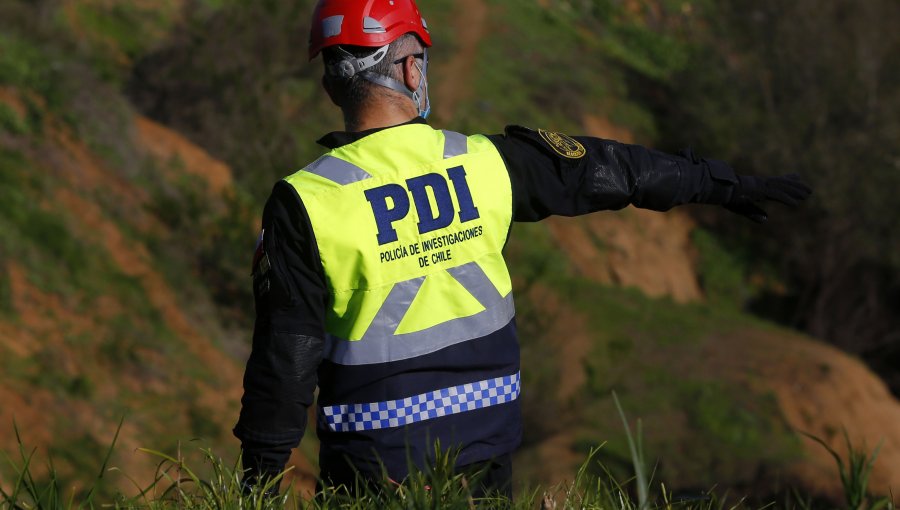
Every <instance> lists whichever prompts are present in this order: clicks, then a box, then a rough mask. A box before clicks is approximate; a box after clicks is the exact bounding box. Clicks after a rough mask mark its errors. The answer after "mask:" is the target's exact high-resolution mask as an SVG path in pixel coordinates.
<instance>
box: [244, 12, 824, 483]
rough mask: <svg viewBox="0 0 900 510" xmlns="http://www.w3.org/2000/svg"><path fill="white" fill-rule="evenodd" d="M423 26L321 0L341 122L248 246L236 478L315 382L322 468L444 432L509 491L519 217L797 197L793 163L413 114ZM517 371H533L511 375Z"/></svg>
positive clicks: (315, 22)
mask: <svg viewBox="0 0 900 510" xmlns="http://www.w3.org/2000/svg"><path fill="white" fill-rule="evenodd" d="M430 46H431V36H430V35H429V32H428V28H427V25H426V23H425V20H424V19H423V17H422V15H421V14H420V12H419V10H418V8H417V7H416V5H415V3H414V1H413V0H365V1H364V0H320V1H319V3H318V5H317V7H316V9H315V13H314V14H313V19H312V27H311V37H310V47H309V56H310V59H312V58H314V57H316V56H317V55H318V54H319V53H321V54H322V55H323V59H324V64H325V72H324V77H323V85H324V87H325V89H326V91H327V92H328V94H329V96H330V97H331V99H332V101H333V102H334V103H335V104H336V105H337V106H338V107H340V108H341V110H342V112H343V114H344V121H345V125H346V131H342V132H334V133H330V134H328V135H326V136H325V137H323V138H322V139H320V140H319V144H321V145H323V146H324V147H325V148H326V149H327V151H326V152H325V154H324V155H323V156H322V157H320V158H319V159H317V160H315V161H313V162H312V163H310V164H309V165H307V166H306V167H305V168H303V169H302V170H300V171H298V172H296V173H294V174H293V175H291V176H289V177H287V178H285V179H284V180H282V181H280V182H278V183H277V184H276V185H275V187H274V189H273V191H272V195H271V197H270V198H269V200H268V202H267V204H266V207H265V211H264V213H263V225H262V226H263V230H262V233H261V234H260V239H259V243H258V247H257V251H256V255H255V257H254V263H253V285H254V293H255V298H256V308H257V318H256V323H255V328H254V333H253V349H252V353H251V355H250V359H249V361H248V363H247V368H246V374H245V377H244V397H243V399H242V404H243V407H242V409H241V414H240V419H239V421H238V423H237V425H236V427H235V429H234V433H235V435H236V436H237V437H238V438H239V439H240V440H241V446H242V451H243V455H244V458H243V460H244V467H245V469H246V470H247V473H248V476H249V479H251V480H252V479H254V478H256V477H260V476H271V475H274V474H276V473H278V472H280V471H281V470H283V469H284V467H285V464H286V462H287V460H288V458H289V456H290V452H291V449H292V448H294V447H296V446H297V444H298V443H299V441H300V439H301V437H302V436H303V433H304V430H305V428H306V421H307V420H306V416H307V409H308V407H309V406H311V405H312V404H313V394H314V391H315V389H316V387H317V386H318V388H319V396H318V402H317V416H318V419H317V423H316V432H317V434H318V436H319V439H320V441H321V451H320V460H319V466H320V469H321V478H322V480H325V481H329V482H331V483H335V484H338V483H344V484H348V485H353V481H354V476H355V474H356V473H357V472H358V473H359V474H360V475H361V476H362V477H364V478H366V479H369V480H379V479H381V478H382V477H383V476H384V475H386V476H388V477H390V478H391V479H393V480H396V481H401V480H402V479H403V478H404V477H405V476H407V474H408V469H409V462H410V461H411V462H412V463H413V464H414V465H416V466H418V467H422V466H423V465H424V464H425V463H426V462H428V460H429V458H430V456H431V455H433V453H434V444H435V442H436V441H440V445H441V446H442V447H444V448H454V449H458V457H457V466H458V467H459V468H460V469H463V468H466V467H471V466H476V467H481V468H483V469H484V470H485V471H486V473H487V474H486V478H485V479H484V481H483V486H482V489H497V490H500V491H501V492H504V493H506V494H509V493H510V484H509V482H510V477H511V464H510V453H511V452H512V451H513V450H514V449H515V448H516V447H517V445H518V444H519V442H520V438H521V435H522V423H521V418H520V407H519V399H518V397H519V394H520V391H522V385H521V381H522V377H523V376H522V375H520V372H519V347H518V343H517V340H516V326H515V313H514V307H513V298H512V284H511V282H510V276H509V274H508V273H507V269H506V265H505V263H504V260H503V257H502V255H501V250H502V248H503V246H504V244H505V242H506V239H507V236H508V234H509V231H510V226H511V225H512V222H513V221H527V222H530V221H538V220H541V219H543V218H546V217H547V216H550V215H554V214H555V215H564V216H575V215H581V214H587V213H590V212H593V211H599V210H606V209H620V208H623V207H625V206H627V205H629V204H630V205H634V206H637V207H642V208H647V209H653V210H657V211H665V210H667V209H669V208H671V207H673V206H676V205H679V204H685V203H705V204H718V205H723V206H725V207H726V208H728V209H730V210H732V211H734V212H736V213H739V214H742V215H744V216H747V217H749V218H750V219H753V220H755V221H760V222H761V221H764V220H765V219H766V213H765V212H764V211H763V209H761V208H760V207H759V206H758V205H757V203H758V202H762V201H765V200H775V201H778V202H782V203H785V204H788V205H791V206H794V205H797V204H798V203H799V202H800V201H802V200H804V199H805V198H806V197H807V196H808V195H809V193H810V189H809V188H808V187H807V186H806V185H805V184H803V183H802V182H801V181H800V180H799V179H798V178H797V177H796V176H784V177H774V178H761V177H749V176H741V175H736V174H735V172H734V171H733V170H732V169H731V168H730V167H729V166H728V165H726V164H725V163H722V162H720V161H715V160H711V159H701V158H698V157H696V156H693V155H692V154H690V153H685V154H682V155H679V156H673V155H668V154H663V153H660V152H655V151H652V150H648V149H646V148H643V147H640V146H635V145H625V144H621V143H618V142H614V141H609V140H602V139H598V138H591V137H570V136H567V135H564V134H561V133H555V132H551V131H544V130H540V129H539V130H536V131H535V130H531V129H527V128H524V127H519V126H509V127H507V128H506V130H505V133H504V134H498V135H488V136H485V135H471V136H466V135H463V134H459V133H455V132H452V131H446V130H439V129H434V128H432V127H430V126H429V125H428V124H426V123H425V120H424V119H425V117H427V115H428V112H429V109H430V102H429V97H428V79H427V70H428V53H427V48H428V47H430ZM524 378H525V379H526V380H527V374H526V375H525V376H524Z"/></svg>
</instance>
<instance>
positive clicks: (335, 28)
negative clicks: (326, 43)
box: [322, 16, 344, 37]
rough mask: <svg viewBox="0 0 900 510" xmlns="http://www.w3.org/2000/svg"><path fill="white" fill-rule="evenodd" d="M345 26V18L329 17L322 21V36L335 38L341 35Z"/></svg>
mask: <svg viewBox="0 0 900 510" xmlns="http://www.w3.org/2000/svg"><path fill="white" fill-rule="evenodd" d="M343 24H344V16H329V17H327V18H325V19H323V20H322V35H323V36H324V37H334V36H337V35H341V27H342V26H343Z"/></svg>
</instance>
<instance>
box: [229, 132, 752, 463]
mask: <svg viewBox="0 0 900 510" xmlns="http://www.w3.org/2000/svg"><path fill="white" fill-rule="evenodd" d="M411 122H424V121H422V120H421V119H416V120H413V121H411ZM374 131H377V130H370V131H364V132H359V133H348V132H335V133H331V134H329V135H326V136H325V137H323V138H322V139H321V140H319V143H320V144H321V145H324V146H325V147H327V148H329V149H331V148H336V147H340V146H342V145H345V144H348V143H351V142H353V141H356V140H358V139H360V138H362V137H364V136H366V135H368V134H371V133H372V132H374ZM488 138H489V139H490V140H491V141H492V142H493V143H494V145H495V146H496V147H497V149H498V151H499V152H500V154H501V156H502V157H503V159H504V161H505V163H506V167H507V169H508V171H509V176H510V180H511V182H512V192H513V219H514V221H523V222H532V221H539V220H541V219H543V218H546V217H548V216H551V215H562V216H577V215H581V214H587V213H590V212H594V211H600V210H611V209H621V208H623V207H625V206H627V205H634V206H636V207H641V208H645V209H653V210H657V211H665V210H667V209H670V208H671V207H673V206H676V205H680V204H686V203H706V204H724V203H726V202H728V200H729V199H730V198H731V195H732V192H733V189H734V185H735V183H737V182H738V181H737V176H736V175H735V173H734V171H733V170H732V169H731V168H730V167H729V166H727V165H726V164H724V163H722V162H719V161H715V160H705V159H698V158H696V157H694V156H693V155H692V154H691V153H690V152H689V151H688V152H685V153H684V154H683V155H678V156H675V155H670V154H665V153H662V152H657V151H653V150H650V149H646V148H644V147H641V146H638V145H628V144H623V143H619V142H615V141H610V140H603V139H599V138H592V137H574V138H570V137H567V136H566V135H561V134H558V133H552V132H546V131H542V130H538V131H534V130H531V129H528V128H524V127H520V126H509V127H507V128H506V130H505V133H504V134H502V135H490V136H488ZM262 226H263V229H264V232H265V236H264V237H263V243H262V245H261V246H259V247H258V249H257V254H256V256H255V257H254V267H253V275H254V295H255V298H256V310H257V317H256V324H255V327H254V333H253V349H252V353H251V355H250V359H249V361H248V363H247V369H246V373H245V376H244V397H243V399H242V404H243V407H242V409H241V414H240V419H239V421H238V423H237V425H236V427H235V429H234V434H235V436H237V437H238V438H239V439H240V440H241V443H242V449H243V455H244V467H245V468H246V469H248V470H250V472H251V473H250V474H251V475H254V474H257V473H260V472H261V473H277V472H279V471H280V470H282V469H284V466H285V464H286V462H287V460H288V458H289V456H290V451H291V449H292V448H294V447H296V446H297V444H298V443H299V441H300V439H301V438H302V436H303V433H304V430H305V428H306V422H307V410H308V408H309V407H310V406H311V405H312V403H313V395H314V391H315V388H316V383H317V378H316V371H317V368H318V366H319V364H320V362H321V360H322V345H323V341H322V339H323V338H324V337H325V326H324V323H325V310H326V309H327V307H328V305H329V303H328V290H327V287H326V284H325V276H324V273H323V270H322V266H321V263H320V261H319V258H318V249H317V247H316V240H315V238H314V236H313V232H312V228H311V226H310V223H309V219H308V217H307V215H306V211H305V209H304V207H303V204H302V202H301V201H300V198H299V196H298V195H297V193H296V192H295V190H294V189H293V188H292V187H291V186H290V185H288V184H287V183H285V182H279V183H277V184H276V185H275V187H274V189H273V190H272V195H271V197H270V198H269V200H268V202H267V203H266V207H265V210H264V213H263V224H262Z"/></svg>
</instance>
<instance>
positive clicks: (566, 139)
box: [538, 129, 587, 159]
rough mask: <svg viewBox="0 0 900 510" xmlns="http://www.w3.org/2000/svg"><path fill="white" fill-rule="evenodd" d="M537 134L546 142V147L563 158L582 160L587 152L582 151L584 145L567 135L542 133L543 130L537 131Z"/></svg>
mask: <svg viewBox="0 0 900 510" xmlns="http://www.w3.org/2000/svg"><path fill="white" fill-rule="evenodd" d="M538 134H539V135H541V138H542V139H543V140H544V141H545V142H547V145H549V146H550V147H551V148H553V150H554V151H556V153H557V154H559V155H560V156H562V157H564V158H569V159H580V158H583V157H584V155H585V154H586V152H587V151H585V149H584V145H581V143H580V142H578V140H576V139H574V138H572V137H571V136H569V135H565V134H562V133H556V132H553V131H544V130H543V129H538Z"/></svg>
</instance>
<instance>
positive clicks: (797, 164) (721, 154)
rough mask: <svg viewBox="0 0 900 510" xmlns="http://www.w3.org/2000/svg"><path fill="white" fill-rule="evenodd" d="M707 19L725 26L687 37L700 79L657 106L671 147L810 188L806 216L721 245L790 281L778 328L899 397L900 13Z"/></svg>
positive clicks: (728, 9)
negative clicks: (863, 364)
mask: <svg viewBox="0 0 900 510" xmlns="http://www.w3.org/2000/svg"><path fill="white" fill-rule="evenodd" d="M701 12H702V16H703V18H704V19H708V20H716V21H715V23H710V25H709V26H708V27H705V28H703V29H700V30H696V31H694V32H693V33H690V34H687V40H688V41H690V42H691V46H690V47H691V52H690V57H689V62H688V65H687V66H686V67H685V69H684V71H683V72H681V73H678V74H677V75H675V76H674V77H673V79H672V80H671V82H670V91H669V93H662V94H660V95H659V96H658V98H657V100H656V103H657V105H658V107H657V108H658V109H659V110H660V111H661V112H664V113H665V115H664V116H661V117H660V121H661V128H662V132H663V133H664V138H665V139H666V144H667V145H669V146H684V145H694V146H695V147H696V148H697V149H698V152H699V153H701V154H708V155H710V156H712V157H717V158H719V159H723V160H727V161H730V162H732V163H734V165H735V167H736V169H737V170H738V171H739V172H741V173H754V174H759V175H773V174H785V173H791V172H797V173H799V174H801V176H802V177H803V178H804V179H805V180H806V181H808V182H809V183H811V185H812V187H813V188H814V190H815V191H814V194H813V196H812V197H811V199H810V200H809V201H808V203H806V204H804V205H803V206H802V207H800V208H799V209H798V210H797V211H789V210H787V209H785V208H782V207H778V206H774V205H773V206H769V207H768V209H769V212H770V221H769V223H768V224H767V225H766V226H765V229H764V230H760V229H759V228H755V227H754V226H751V225H749V224H746V223H740V222H738V221H735V219H734V218H733V217H728V218H725V217H723V218H721V219H720V220H718V221H716V222H714V232H715V234H716V235H717V236H719V237H726V238H728V245H729V246H735V245H738V244H740V245H743V246H745V247H746V248H745V250H746V252H747V253H753V254H754V256H753V259H752V260H750V261H749V262H751V263H752V265H753V266H755V265H757V264H758V263H762V264H764V265H765V266H767V267H769V268H773V269H774V270H775V271H777V279H778V281H780V282H782V283H783V284H784V285H785V286H786V289H784V291H782V292H781V293H780V294H781V296H780V297H779V301H778V306H777V307H772V308H774V309H775V310H773V311H772V312H770V315H771V316H772V317H773V318H774V319H779V320H782V321H785V322H788V323H790V324H791V325H803V326H804V327H806V329H807V331H808V332H810V333H811V334H813V335H814V336H817V337H821V338H825V339H828V340H831V341H833V342H835V343H837V344H838V345H840V346H841V347H844V348H846V349H847V350H850V351H851V352H857V353H859V354H863V355H865V356H866V357H867V358H868V360H869V361H870V362H871V363H873V364H875V365H876V366H878V365H881V366H883V368H882V369H881V370H880V371H881V372H882V373H883V374H884V375H887V376H890V377H892V378H893V380H894V381H898V382H895V383H894V388H893V389H894V390H895V391H896V390H897V389H898V388H900V379H898V378H896V376H895V375H894V374H896V371H895V370H893V369H891V368H888V367H887V365H888V363H884V360H885V359H886V358H889V355H890V353H893V354H892V355H893V361H892V363H893V364H894V365H896V359H897V351H896V349H889V348H888V346H886V345H885V342H886V340H885V339H887V338H890V336H891V335H892V334H893V332H894V331H896V330H897V328H898V325H900V323H898V317H900V314H898V313H897V304H896V303H897V301H896V299H895V296H896V295H897V291H898V289H900V257H898V255H897V254H898V253H900V229H898V227H897V222H896V221H895V219H896V218H897V217H900V202H898V201H897V200H896V198H895V190H896V189H898V187H900V172H898V163H897V162H898V161H900V148H898V144H897V143H896V140H897V139H900V119H898V117H897V115H894V114H893V113H891V112H895V111H897V110H898V108H900V86H898V84H900V34H898V32H897V31H896V30H894V28H893V27H895V26H897V25H898V23H900V4H898V3H897V2H895V1H892V0H874V1H872V2H869V3H867V4H866V6H865V8H864V9H859V8H857V4H856V3H855V2H852V1H850V0H839V1H834V2H829V3H827V5H825V4H821V3H819V2H816V1H815V0H802V1H796V2H792V3H790V4H789V5H788V4H785V3H784V2H781V1H778V0H765V1H755V0H728V1H724V2H715V3H708V4H706V5H704V6H703V7H702V9H701ZM823 40H824V41H828V44H827V45H825V46H824V47H823V46H822V45H821V42H822V41H823ZM861 55H865V57H861ZM722 214H723V215H727V214H728V213H724V212H723V213H722ZM751 269H752V270H754V269H756V268H755V267H752V266H751ZM765 298H766V296H763V297H762V299H765ZM760 308H762V307H760Z"/></svg>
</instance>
